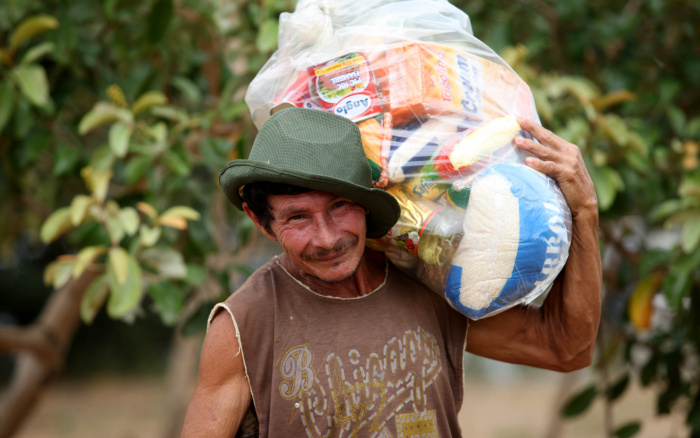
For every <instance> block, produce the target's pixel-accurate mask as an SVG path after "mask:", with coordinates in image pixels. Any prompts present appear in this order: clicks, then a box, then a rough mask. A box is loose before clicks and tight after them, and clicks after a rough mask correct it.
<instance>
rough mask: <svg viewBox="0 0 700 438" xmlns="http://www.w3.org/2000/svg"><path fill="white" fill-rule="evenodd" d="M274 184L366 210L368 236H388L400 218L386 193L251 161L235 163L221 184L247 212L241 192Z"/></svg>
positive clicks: (223, 173)
mask: <svg viewBox="0 0 700 438" xmlns="http://www.w3.org/2000/svg"><path fill="white" fill-rule="evenodd" d="M261 181H266V182H274V183H285V184H292V185H295V186H299V187H304V188H308V189H311V190H318V191H321V192H328V193H333V194H335V195H338V196H342V197H343V198H347V199H349V200H351V201H353V202H356V203H358V204H360V205H362V206H363V207H365V208H366V209H367V210H368V211H369V214H368V215H367V237H369V238H378V237H382V236H383V235H385V234H386V233H387V232H388V231H389V230H390V229H391V227H393V226H394V224H395V223H396V221H398V219H399V215H400V213H401V208H400V206H399V203H398V202H397V201H396V199H395V198H394V197H393V196H392V195H391V194H389V193H387V192H386V191H384V190H382V189H376V188H367V187H363V186H361V185H357V184H354V183H351V182H348V181H343V180H339V179H335V178H331V177H327V176H322V175H314V174H309V173H305V172H298V171H293V170H290V169H284V168H280V167H277V166H273V165H270V164H266V163H260V162H258V161H251V160H234V161H231V162H230V163H228V164H227V165H226V167H224V168H223V169H222V170H221V173H220V174H219V184H220V185H221V188H222V190H223V192H224V194H225V195H226V198H228V200H229V201H230V202H231V203H232V204H233V205H234V206H236V207H237V208H238V209H240V210H242V209H243V199H241V197H240V194H239V193H240V192H239V191H240V189H241V187H243V186H244V185H246V184H250V183H253V182H261Z"/></svg>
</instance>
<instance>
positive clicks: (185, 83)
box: [172, 76, 202, 107]
mask: <svg viewBox="0 0 700 438" xmlns="http://www.w3.org/2000/svg"><path fill="white" fill-rule="evenodd" d="M172 85H173V87H175V88H176V89H177V90H178V91H179V92H180V94H182V96H183V97H184V99H185V101H186V102H187V104H188V105H190V106H192V107H198V106H199V105H200V104H201V103H202V93H201V92H200V91H199V88H197V85H195V83H194V82H192V81H191V80H189V79H188V78H186V77H184V76H176V77H174V78H173V81H172Z"/></svg>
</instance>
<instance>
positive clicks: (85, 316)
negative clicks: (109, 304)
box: [80, 274, 109, 325]
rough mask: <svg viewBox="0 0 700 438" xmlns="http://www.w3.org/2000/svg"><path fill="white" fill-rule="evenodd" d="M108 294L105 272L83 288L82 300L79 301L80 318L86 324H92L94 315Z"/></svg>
mask: <svg viewBox="0 0 700 438" xmlns="http://www.w3.org/2000/svg"><path fill="white" fill-rule="evenodd" d="M108 294H109V281H108V279H107V274H101V275H99V276H98V277H97V278H95V280H93V282H92V283H90V286H88V287H87V289H86V290H85V295H83V300H82V301H81V302H80V318H81V319H82V320H83V322H84V323H85V324H87V325H90V324H92V322H93V321H94V320H95V316H97V313H98V312H99V311H100V309H101V308H102V306H103V305H104V302H105V300H106V299H107V295H108Z"/></svg>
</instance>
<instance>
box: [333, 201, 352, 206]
mask: <svg viewBox="0 0 700 438" xmlns="http://www.w3.org/2000/svg"><path fill="white" fill-rule="evenodd" d="M347 204H348V201H338V202H336V203H335V204H333V208H340V207H343V206H345V205H347Z"/></svg>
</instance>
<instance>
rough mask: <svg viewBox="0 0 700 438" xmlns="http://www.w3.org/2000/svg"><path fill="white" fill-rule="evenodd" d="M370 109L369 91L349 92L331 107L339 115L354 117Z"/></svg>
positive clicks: (370, 97) (370, 98)
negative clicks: (349, 93) (348, 94)
mask: <svg viewBox="0 0 700 438" xmlns="http://www.w3.org/2000/svg"><path fill="white" fill-rule="evenodd" d="M370 109H372V96H371V95H370V94H369V93H357V94H351V95H350V96H348V97H346V98H344V99H343V100H341V101H340V102H338V103H337V104H336V105H335V106H334V107H333V112H334V113H336V114H338V115H339V116H343V117H347V118H348V119H354V118H356V117H360V116H361V115H363V114H364V113H366V112H367V111H369V110H370Z"/></svg>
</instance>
